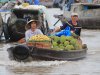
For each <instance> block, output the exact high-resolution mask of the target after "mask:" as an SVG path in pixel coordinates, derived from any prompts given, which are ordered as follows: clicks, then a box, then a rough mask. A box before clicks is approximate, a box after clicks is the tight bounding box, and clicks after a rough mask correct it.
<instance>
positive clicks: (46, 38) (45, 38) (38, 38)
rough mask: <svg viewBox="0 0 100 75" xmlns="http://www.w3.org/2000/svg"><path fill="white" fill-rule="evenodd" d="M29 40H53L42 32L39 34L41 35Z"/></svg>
mask: <svg viewBox="0 0 100 75" xmlns="http://www.w3.org/2000/svg"><path fill="white" fill-rule="evenodd" d="M29 41H38V42H39V41H40V42H41V41H51V39H50V38H49V37H48V36H46V35H42V34H39V35H35V36H32V37H31V38H30V39H29Z"/></svg>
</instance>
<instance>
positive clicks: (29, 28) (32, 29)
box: [25, 20, 43, 41]
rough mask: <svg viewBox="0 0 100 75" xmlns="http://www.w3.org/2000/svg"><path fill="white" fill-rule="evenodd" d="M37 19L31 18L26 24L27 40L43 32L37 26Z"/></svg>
mask: <svg viewBox="0 0 100 75" xmlns="http://www.w3.org/2000/svg"><path fill="white" fill-rule="evenodd" d="M37 27H38V24H37V20H30V21H28V23H27V24H26V26H25V28H26V32H25V40H26V41H27V40H28V39H29V38H30V37H32V36H34V35H38V34H43V33H42V31H41V30H40V29H38V28H37Z"/></svg>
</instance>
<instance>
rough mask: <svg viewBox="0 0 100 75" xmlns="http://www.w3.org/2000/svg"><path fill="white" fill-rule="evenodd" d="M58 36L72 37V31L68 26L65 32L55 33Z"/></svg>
mask: <svg viewBox="0 0 100 75" xmlns="http://www.w3.org/2000/svg"><path fill="white" fill-rule="evenodd" d="M55 35H56V36H59V37H60V36H62V35H64V36H71V31H70V27H69V26H67V27H66V28H65V29H64V30H61V31H60V32H57V33H55Z"/></svg>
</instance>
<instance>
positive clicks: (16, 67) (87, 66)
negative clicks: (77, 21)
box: [0, 30, 100, 75]
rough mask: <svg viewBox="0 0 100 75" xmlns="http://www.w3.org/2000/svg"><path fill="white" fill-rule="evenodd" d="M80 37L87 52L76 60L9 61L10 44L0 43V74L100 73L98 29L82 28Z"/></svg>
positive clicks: (52, 74) (57, 74) (99, 37)
mask: <svg viewBox="0 0 100 75" xmlns="http://www.w3.org/2000/svg"><path fill="white" fill-rule="evenodd" d="M81 38H82V40H83V43H86V44H87V46H88V52H87V56H86V58H85V59H82V60H78V61H32V62H26V63H24V62H16V61H11V60H9V58H8V53H7V51H6V49H7V48H8V47H10V45H11V44H0V75H100V30H82V35H81Z"/></svg>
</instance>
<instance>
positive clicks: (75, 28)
mask: <svg viewBox="0 0 100 75" xmlns="http://www.w3.org/2000/svg"><path fill="white" fill-rule="evenodd" d="M68 23H69V24H71V25H72V26H70V30H71V31H73V32H74V33H75V34H77V35H79V36H80V34H81V28H82V27H81V25H80V24H79V22H77V25H76V26H75V25H73V24H72V21H71V20H70V21H68ZM67 26H69V25H68V24H67V23H63V26H61V27H60V29H61V30H63V29H65V28H66V27H67Z"/></svg>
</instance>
